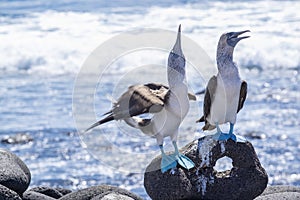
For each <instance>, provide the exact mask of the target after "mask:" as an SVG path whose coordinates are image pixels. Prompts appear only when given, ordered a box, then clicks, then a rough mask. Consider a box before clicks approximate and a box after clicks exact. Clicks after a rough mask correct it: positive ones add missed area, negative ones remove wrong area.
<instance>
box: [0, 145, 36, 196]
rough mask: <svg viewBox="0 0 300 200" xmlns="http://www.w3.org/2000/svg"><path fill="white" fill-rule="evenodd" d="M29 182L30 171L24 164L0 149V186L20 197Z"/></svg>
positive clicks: (13, 155) (11, 154)
mask: <svg viewBox="0 0 300 200" xmlns="http://www.w3.org/2000/svg"><path fill="white" fill-rule="evenodd" d="M30 180H31V175H30V171H29V169H28V168H27V166H26V165H25V164H24V162H23V161H22V160H21V159H20V158H18V157H17V156H16V155H15V154H13V153H11V152H9V151H7V150H4V149H0V184H1V185H3V186H5V187H7V188H9V189H11V190H13V191H15V192H16V193H18V194H19V195H20V196H22V194H23V192H24V191H25V190H26V189H27V188H28V186H29V183H30Z"/></svg>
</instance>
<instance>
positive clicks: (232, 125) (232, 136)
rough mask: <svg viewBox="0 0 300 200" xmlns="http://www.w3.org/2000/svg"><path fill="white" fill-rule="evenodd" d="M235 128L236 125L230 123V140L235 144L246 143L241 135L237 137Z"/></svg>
mask: <svg viewBox="0 0 300 200" xmlns="http://www.w3.org/2000/svg"><path fill="white" fill-rule="evenodd" d="M233 127H234V124H233V123H230V128H229V133H228V134H229V138H231V139H232V140H233V141H235V142H246V141H247V140H246V138H244V137H242V136H240V135H235V134H234V133H233Z"/></svg>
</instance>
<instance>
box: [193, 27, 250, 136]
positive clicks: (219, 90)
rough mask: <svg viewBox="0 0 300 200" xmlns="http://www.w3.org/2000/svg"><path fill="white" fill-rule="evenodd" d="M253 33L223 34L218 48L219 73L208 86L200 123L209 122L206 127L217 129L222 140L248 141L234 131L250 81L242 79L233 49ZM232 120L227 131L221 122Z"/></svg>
mask: <svg viewBox="0 0 300 200" xmlns="http://www.w3.org/2000/svg"><path fill="white" fill-rule="evenodd" d="M246 32H250V31H249V30H246V31H241V32H229V33H224V34H222V36H221V37H220V40H219V43H218V48H217V66H218V74H217V76H213V77H211V79H210V80H209V82H208V84H207V87H206V89H205V95H204V104H203V116H202V117H201V118H200V119H199V120H198V121H197V122H205V125H204V127H203V128H202V130H203V131H204V130H213V129H215V128H217V133H216V135H215V136H216V137H217V139H218V140H221V141H222V140H228V139H232V140H234V141H237V142H245V141H246V140H245V138H243V137H241V136H238V135H235V134H233V127H234V124H235V122H236V116H237V113H238V112H239V111H240V110H241V109H242V108H243V105H244V102H245V100H246V96H247V83H246V81H242V80H241V78H240V75H239V71H238V67H237V65H236V64H235V63H234V62H233V50H234V47H235V46H236V44H237V43H238V42H239V41H241V40H242V39H245V38H248V37H249V36H243V37H239V36H240V35H241V34H243V33H246ZM227 122H229V123H230V129H229V133H228V134H227V133H223V132H222V131H221V129H220V128H219V125H220V124H224V123H227Z"/></svg>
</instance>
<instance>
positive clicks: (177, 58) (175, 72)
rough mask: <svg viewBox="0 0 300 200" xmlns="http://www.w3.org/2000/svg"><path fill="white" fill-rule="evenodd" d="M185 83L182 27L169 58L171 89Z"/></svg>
mask: <svg viewBox="0 0 300 200" xmlns="http://www.w3.org/2000/svg"><path fill="white" fill-rule="evenodd" d="M184 81H185V57H184V55H183V52H182V49H181V26H179V28H178V33H177V39H176V43H175V45H174V47H173V49H172V50H171V52H170V54H169V58H168V82H169V86H170V88H172V87H175V86H176V85H177V84H178V83H183V82H184Z"/></svg>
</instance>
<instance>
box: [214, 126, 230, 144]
mask: <svg viewBox="0 0 300 200" xmlns="http://www.w3.org/2000/svg"><path fill="white" fill-rule="evenodd" d="M216 128H217V133H216V134H215V135H214V136H213V138H214V139H215V140H218V141H226V140H228V139H229V135H228V134H226V133H223V132H222V131H221V129H220V127H219V124H218V123H217V122H216Z"/></svg>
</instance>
